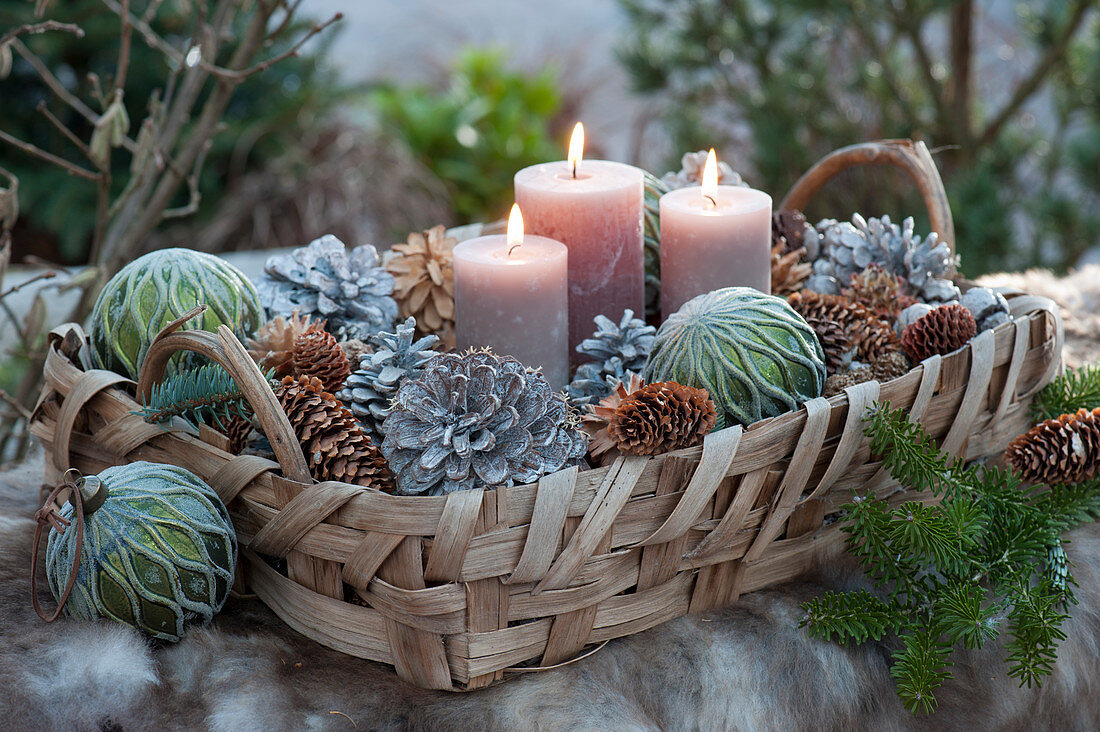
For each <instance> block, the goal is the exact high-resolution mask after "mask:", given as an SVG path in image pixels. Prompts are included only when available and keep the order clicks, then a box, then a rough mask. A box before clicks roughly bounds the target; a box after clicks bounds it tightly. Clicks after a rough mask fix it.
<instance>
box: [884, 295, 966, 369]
mask: <svg viewBox="0 0 1100 732" xmlns="http://www.w3.org/2000/svg"><path fill="white" fill-rule="evenodd" d="M975 330H976V329H975V325H974V316H973V315H971V314H970V311H969V310H967V309H966V308H964V307H963V306H962V305H957V304H956V305H941V306H940V307H938V308H936V309H935V310H932V311H931V312H930V313H928V314H927V315H925V316H924V317H923V318H920V319H919V320H917V321H916V322H914V323H912V324H911V325H909V326H908V327H907V328H906V329H905V330H904V331H903V332H902V334H901V347H902V349H903V350H904V351H905V355H906V356H908V357H909V358H911V359H913V361H914V362H920V361H923V360H924V359H926V358H928V357H929V356H934V355H936V354H939V355H941V356H942V355H946V354H948V353H951V352H952V351H954V350H957V349H959V348H962V347H963V346H965V345H966V343H967V341H969V340H970V339H971V338H973V337H974V333H975Z"/></svg>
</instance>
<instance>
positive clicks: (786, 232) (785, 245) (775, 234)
mask: <svg viewBox="0 0 1100 732" xmlns="http://www.w3.org/2000/svg"><path fill="white" fill-rule="evenodd" d="M805 231H806V216H805V215H804V214H803V213H802V212H801V211H798V210H796V209H793V208H789V209H780V210H779V211H776V212H774V213H773V214H772V256H773V257H774V256H775V248H776V247H777V246H780V247H782V248H781V249H780V253H781V254H790V253H791V252H794V251H797V250H799V249H801V248H802V236H803V234H804V233H805ZM773 261H774V259H773ZM772 294H776V292H775V290H774V289H773V290H772Z"/></svg>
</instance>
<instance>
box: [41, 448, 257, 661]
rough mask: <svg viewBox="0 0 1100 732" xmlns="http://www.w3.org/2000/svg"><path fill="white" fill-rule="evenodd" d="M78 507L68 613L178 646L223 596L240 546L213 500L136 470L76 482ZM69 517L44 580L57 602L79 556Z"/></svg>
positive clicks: (50, 551)
mask: <svg viewBox="0 0 1100 732" xmlns="http://www.w3.org/2000/svg"><path fill="white" fill-rule="evenodd" d="M77 485H78V486H79V487H80V490H81V496H82V499H83V505H84V540H83V542H82V544H81V547H80V564H79V568H78V569H77V576H76V583H75V584H74V586H73V590H72V594H70V595H69V599H68V602H67V603H66V604H65V612H66V613H67V614H68V615H70V616H71V617H74V618H80V619H83V620H91V619H93V618H109V619H111V620H115V621H117V622H120V623H124V624H126V625H129V626H132V627H134V628H137V629H138V630H141V631H143V632H144V633H147V634H148V635H150V636H153V637H154V638H159V639H162V640H167V641H178V640H179V639H180V638H181V637H182V636H183V635H184V632H185V630H186V628H187V627H189V626H192V625H202V624H205V623H206V622H207V621H209V620H210V619H211V618H212V617H213V616H214V614H215V613H216V612H218V611H219V610H221V608H222V606H223V605H224V604H225V601H226V598H228V597H229V590H230V588H231V587H232V584H233V573H234V571H235V569H236V565H237V537H236V534H235V533H234V531H233V525H232V523H231V522H230V519H229V513H228V511H226V509H225V505H224V504H223V503H222V501H221V499H220V498H218V494H217V493H215V492H214V489H212V488H211V487H210V486H209V485H207V484H206V483H204V482H203V481H202V480H200V479H199V478H198V477H196V476H195V475H194V474H192V473H190V472H189V471H187V470H184V469H183V468H179V467H176V466H174V465H162V464H159V463H149V462H136V463H131V464H129V465H120V466H116V467H112V468H107V469H106V470H104V471H103V472H101V473H100V474H99V475H98V476H89V477H86V478H82V479H81V480H79V481H78V482H77ZM75 510H76V509H75V508H74V507H73V504H72V503H66V504H65V505H64V506H63V507H62V508H61V511H60V514H61V516H62V517H63V518H64V519H66V520H67V521H69V522H70V524H69V526H68V527H67V528H66V529H65V531H64V533H58V531H57V529H51V530H50V534H49V539H48V541H47V543H46V578H47V580H48V581H49V584H50V590H51V591H52V592H53V596H54V599H59V598H60V597H61V594H62V592H63V590H64V589H65V587H66V585H67V584H68V581H69V575H70V573H71V572H72V567H73V554H74V552H75V551H76V550H77V530H76V521H75V518H74V513H75Z"/></svg>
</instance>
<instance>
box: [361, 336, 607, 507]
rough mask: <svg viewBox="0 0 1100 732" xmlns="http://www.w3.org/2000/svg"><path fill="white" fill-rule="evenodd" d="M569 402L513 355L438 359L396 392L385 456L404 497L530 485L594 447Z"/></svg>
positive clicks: (385, 425)
mask: <svg viewBox="0 0 1100 732" xmlns="http://www.w3.org/2000/svg"><path fill="white" fill-rule="evenodd" d="M576 423H577V419H576V416H575V415H574V414H573V413H572V412H571V411H570V409H569V406H568V404H567V403H566V401H565V397H564V395H562V394H561V393H555V392H554V390H553V388H552V387H551V386H550V384H549V383H548V382H547V381H546V378H545V377H544V376H543V375H542V374H541V373H538V372H531V371H528V370H527V369H526V368H524V366H523V364H521V363H520V362H519V361H517V360H516V359H514V358H511V357H509V356H496V355H495V354H492V353H489V352H486V351H474V352H470V353H465V354H461V355H459V354H454V353H445V354H440V355H439V356H436V357H435V358H433V359H432V360H431V361H429V362H428V364H427V365H426V366H425V368H424V372H423V373H422V374H421V376H420V377H419V378H417V379H410V380H408V381H405V382H404V383H403V384H402V385H401V387H400V388H399V389H398V390H397V396H396V397H395V398H394V409H393V411H392V412H390V414H389V416H388V417H386V420H385V422H383V423H382V432H383V434H384V435H385V440H384V441H383V443H382V453H383V454H384V455H385V456H386V459H387V460H388V461H389V463H390V468H391V470H392V471H393V472H394V474H395V475H396V477H397V492H398V493H401V494H405V495H414V494H422V493H428V494H432V495H442V494H446V493H451V492H453V491H460V490H470V489H473V488H495V487H499V486H510V485H515V484H517V483H530V482H532V481H535V480H538V479H539V477H541V476H543V475H546V474H548V473H553V472H554V471H556V470H560V469H561V468H563V467H565V466H566V465H569V464H572V463H574V462H576V461H577V460H580V459H581V458H582V457H583V456H584V453H585V450H586V449H587V446H588V440H587V437H586V436H585V435H584V433H583V432H581V431H580V430H579V429H578V428H577V426H576Z"/></svg>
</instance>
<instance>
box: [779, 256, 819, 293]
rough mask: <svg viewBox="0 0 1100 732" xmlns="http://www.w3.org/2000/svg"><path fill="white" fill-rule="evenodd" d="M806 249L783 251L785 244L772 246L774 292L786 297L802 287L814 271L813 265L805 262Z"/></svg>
mask: <svg viewBox="0 0 1100 732" xmlns="http://www.w3.org/2000/svg"><path fill="white" fill-rule="evenodd" d="M805 253H806V250H805V249H802V248H798V249H795V250H794V251H792V252H787V253H784V252H783V244H782V243H778V244H774V245H773V246H772V294H773V295H777V296H779V297H786V296H787V295H790V294H791V293H792V292H798V291H799V290H801V289H802V283H803V282H805V281H806V278H807V277H809V276H810V275H811V274H812V273H813V269H814V268H813V266H812V265H811V264H810V263H809V262H803V261H802V257H803V255H804V254H805Z"/></svg>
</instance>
